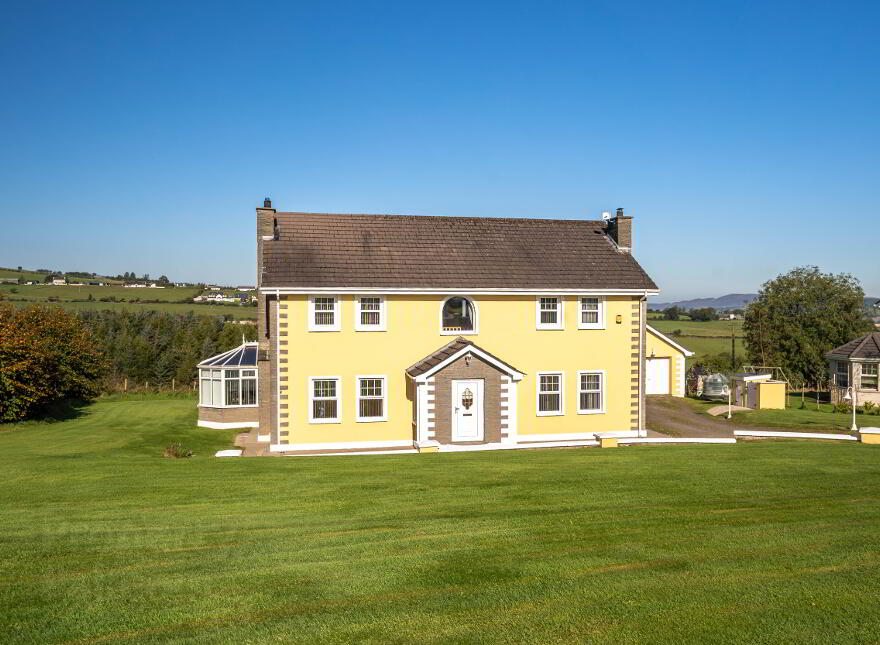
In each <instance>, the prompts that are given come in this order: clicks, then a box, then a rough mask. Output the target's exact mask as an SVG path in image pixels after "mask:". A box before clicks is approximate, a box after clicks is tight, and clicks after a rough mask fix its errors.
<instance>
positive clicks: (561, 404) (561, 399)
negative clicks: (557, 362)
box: [535, 370, 565, 417]
mask: <svg viewBox="0 0 880 645" xmlns="http://www.w3.org/2000/svg"><path fill="white" fill-rule="evenodd" d="M542 376H558V377H559V410H558V411H555V410H541V394H555V393H554V392H543V393H542V392H541V377H542ZM535 415H536V416H539V417H561V416H564V415H565V372H563V371H562V370H544V371H543V372H537V373H536V374H535Z"/></svg>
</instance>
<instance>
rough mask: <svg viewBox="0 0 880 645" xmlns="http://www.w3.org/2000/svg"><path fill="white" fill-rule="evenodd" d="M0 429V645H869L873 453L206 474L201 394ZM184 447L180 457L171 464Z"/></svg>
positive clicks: (820, 449) (215, 464)
mask: <svg viewBox="0 0 880 645" xmlns="http://www.w3.org/2000/svg"><path fill="white" fill-rule="evenodd" d="M83 412H84V414H83V415H82V416H81V417H79V418H75V419H71V420H68V421H63V422H58V423H35V422H31V423H26V424H20V425H19V426H13V427H11V428H8V429H6V430H3V431H0V472H2V473H3V485H2V487H0V535H2V536H3V537H2V540H0V627H2V633H3V640H4V642H6V643H41V644H42V643H95V642H100V643H236V644H238V643H277V642H284V643H310V644H311V643H322V644H323V643H352V642H363V643H400V644H402V643H433V644H438V645H439V644H446V643H540V644H548V643H594V644H614V645H627V644H635V643H701V644H702V643H761V644H768V643H808V644H813V643H815V644H822V645H825V644H827V643H835V645H841V644H846V643H866V642H876V640H877V633H878V632H880V613H878V612H877V611H876V597H877V594H878V593H880V566H878V565H880V556H878V553H880V497H878V496H877V494H876V491H877V488H878V486H880V461H878V456H880V452H878V449H877V448H873V447H871V446H863V445H861V444H849V443H847V444H829V443H812V442H808V443H798V442H771V443H761V442H755V443H744V444H737V445H735V446H665V447H641V448H621V449H617V450H605V451H600V450H598V449H574V450H543V451H503V452H489V453H453V454H435V455H417V456H416V455H397V456H393V455H392V456H371V457H320V458H317V457H313V458H302V459H297V458H264V459H225V460H224V459H214V458H212V457H209V456H208V455H210V454H211V453H212V452H213V451H214V450H215V449H217V448H220V447H224V446H226V445H228V444H229V442H230V440H231V436H232V433H231V432H223V431H216V430H200V429H197V428H195V427H194V423H195V408H194V402H193V401H192V400H168V401H165V400H156V399H146V400H128V399H124V398H123V399H121V400H115V401H103V402H100V403H97V404H96V405H93V406H91V407H89V408H86V409H85V410H84V411H83ZM172 441H180V442H181V443H183V444H184V446H187V447H191V448H193V449H194V450H195V453H196V457H194V458H193V459H188V460H169V459H162V458H160V457H159V456H158V455H159V453H160V451H161V449H162V448H163V447H164V446H165V445H167V444H168V443H170V442H172Z"/></svg>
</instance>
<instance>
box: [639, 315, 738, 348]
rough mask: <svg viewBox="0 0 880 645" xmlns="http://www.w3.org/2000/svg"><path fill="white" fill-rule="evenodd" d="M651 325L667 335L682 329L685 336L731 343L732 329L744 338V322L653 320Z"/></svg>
mask: <svg viewBox="0 0 880 645" xmlns="http://www.w3.org/2000/svg"><path fill="white" fill-rule="evenodd" d="M650 325H651V327H653V328H654V329H656V330H658V331H660V332H663V333H664V334H666V335H669V334H671V333H672V332H673V331H675V330H676V329H680V330H681V333H682V335H683V336H719V337H723V338H727V341H728V343H729V342H730V330H731V327H733V329H734V330H735V331H734V333H735V335H736V336H738V337H739V336H742V326H743V321H742V320H734V321H732V322H731V321H729V320H710V321H708V322H694V321H692V320H651V321H650Z"/></svg>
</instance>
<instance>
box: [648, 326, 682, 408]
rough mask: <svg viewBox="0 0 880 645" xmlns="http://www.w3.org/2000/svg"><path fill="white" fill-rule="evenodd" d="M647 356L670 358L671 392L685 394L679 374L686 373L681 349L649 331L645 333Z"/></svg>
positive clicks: (679, 394)
mask: <svg viewBox="0 0 880 645" xmlns="http://www.w3.org/2000/svg"><path fill="white" fill-rule="evenodd" d="M645 357H646V358H669V359H670V361H669V366H670V369H671V374H670V375H669V388H670V392H669V393H670V394H671V395H673V396H684V394H685V393H684V390H683V388H682V382H681V380H682V379H681V378H680V377H679V374H683V373H684V369H685V357H684V354H683V353H682V352H681V350H679V349H676V348H675V347H673V346H672V345H670V344H669V343H667V342H666V341H665V340H663V339H662V338H659V337H657V336H655V335H654V334H652V333H651V332H650V331H648V332H647V333H646V334H645Z"/></svg>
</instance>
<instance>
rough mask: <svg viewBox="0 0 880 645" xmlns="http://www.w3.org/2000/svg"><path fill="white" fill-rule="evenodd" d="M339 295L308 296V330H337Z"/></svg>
mask: <svg viewBox="0 0 880 645" xmlns="http://www.w3.org/2000/svg"><path fill="white" fill-rule="evenodd" d="M339 329H340V327H339V297H338V296H311V297H310V298H309V331H339Z"/></svg>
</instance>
